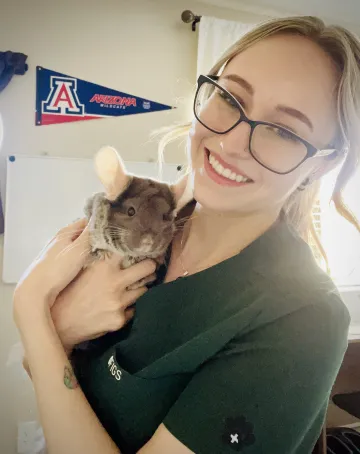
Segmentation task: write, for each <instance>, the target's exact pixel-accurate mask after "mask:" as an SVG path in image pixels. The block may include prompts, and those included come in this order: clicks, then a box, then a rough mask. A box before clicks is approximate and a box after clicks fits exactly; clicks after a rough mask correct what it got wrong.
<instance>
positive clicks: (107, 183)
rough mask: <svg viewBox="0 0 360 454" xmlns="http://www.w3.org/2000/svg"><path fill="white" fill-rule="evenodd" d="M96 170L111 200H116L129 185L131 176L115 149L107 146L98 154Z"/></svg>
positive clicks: (96, 156)
mask: <svg viewBox="0 0 360 454" xmlns="http://www.w3.org/2000/svg"><path fill="white" fill-rule="evenodd" d="M95 169H96V174H97V176H98V177H99V179H100V181H101V183H102V184H103V186H104V188H105V193H106V197H107V199H109V200H116V199H117V197H118V196H119V195H120V194H121V193H122V192H123V191H124V190H125V189H126V188H127V186H128V185H129V182H130V176H129V175H127V174H126V170H125V166H124V163H123V161H122V159H121V157H120V155H119V154H118V152H117V151H116V150H115V148H112V147H108V146H106V147H103V148H101V149H100V150H99V151H98V152H97V153H96V155H95Z"/></svg>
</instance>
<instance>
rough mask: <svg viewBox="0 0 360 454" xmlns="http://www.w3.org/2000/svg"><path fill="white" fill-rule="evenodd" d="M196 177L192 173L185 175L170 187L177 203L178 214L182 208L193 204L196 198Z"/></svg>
mask: <svg viewBox="0 0 360 454" xmlns="http://www.w3.org/2000/svg"><path fill="white" fill-rule="evenodd" d="M193 180H194V175H193V174H192V173H190V174H186V175H184V176H183V177H182V178H180V180H179V181H177V182H176V183H174V184H172V185H170V189H171V190H172V192H173V194H174V196H175V201H176V212H177V213H178V212H179V211H180V210H181V208H183V207H184V206H185V205H187V204H188V203H189V202H191V201H192V200H193V198H194V196H193V188H194V181H193Z"/></svg>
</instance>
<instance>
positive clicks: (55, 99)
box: [42, 76, 84, 115]
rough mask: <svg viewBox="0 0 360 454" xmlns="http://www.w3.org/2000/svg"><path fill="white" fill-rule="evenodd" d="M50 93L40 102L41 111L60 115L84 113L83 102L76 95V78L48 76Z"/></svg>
mask: <svg viewBox="0 0 360 454" xmlns="http://www.w3.org/2000/svg"><path fill="white" fill-rule="evenodd" d="M50 89H51V91H50V93H49V96H48V98H47V100H46V101H43V102H42V112H43V113H49V114H50V113H52V114H60V115H71V114H73V115H84V104H81V103H80V101H79V98H78V95H77V80H76V79H73V78H70V77H57V76H52V77H51V78H50Z"/></svg>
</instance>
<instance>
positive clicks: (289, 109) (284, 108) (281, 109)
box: [276, 104, 314, 131]
mask: <svg viewBox="0 0 360 454" xmlns="http://www.w3.org/2000/svg"><path fill="white" fill-rule="evenodd" d="M276 110H277V111H279V112H284V113H286V114H288V115H291V116H292V117H294V118H297V119H298V120H300V121H302V122H303V123H305V124H306V126H308V127H309V128H310V130H311V131H313V130H314V126H313V124H312V123H311V121H310V120H309V118H308V117H307V116H306V115H305V114H303V113H302V112H300V110H297V109H294V108H293V107H288V106H283V105H281V104H279V105H278V106H276Z"/></svg>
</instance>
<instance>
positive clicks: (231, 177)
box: [209, 154, 252, 183]
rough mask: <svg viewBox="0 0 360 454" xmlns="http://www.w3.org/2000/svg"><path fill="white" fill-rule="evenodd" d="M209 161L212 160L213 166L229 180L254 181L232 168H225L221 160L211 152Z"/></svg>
mask: <svg viewBox="0 0 360 454" xmlns="http://www.w3.org/2000/svg"><path fill="white" fill-rule="evenodd" d="M209 162H210V165H211V167H212V168H213V169H214V170H215V172H216V173H218V174H219V175H222V176H223V177H225V178H228V179H229V180H233V181H236V182H237V183H249V182H251V181H252V180H250V179H249V178H246V177H244V176H242V175H238V174H236V173H235V172H232V171H231V170H230V169H225V168H224V167H223V166H222V165H221V164H220V163H219V161H218V160H217V159H216V158H214V156H213V155H211V154H210V155H209Z"/></svg>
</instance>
